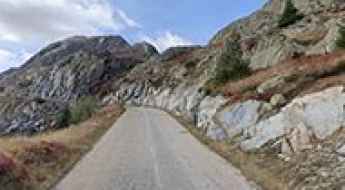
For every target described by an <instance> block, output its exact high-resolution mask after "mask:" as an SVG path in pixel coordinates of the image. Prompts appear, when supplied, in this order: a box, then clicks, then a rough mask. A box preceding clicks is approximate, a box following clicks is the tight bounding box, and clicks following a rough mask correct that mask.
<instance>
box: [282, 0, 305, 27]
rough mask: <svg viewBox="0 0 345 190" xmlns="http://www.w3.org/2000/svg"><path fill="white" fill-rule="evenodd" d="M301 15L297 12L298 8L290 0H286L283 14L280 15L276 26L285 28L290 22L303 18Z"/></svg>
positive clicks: (293, 22)
mask: <svg viewBox="0 0 345 190" xmlns="http://www.w3.org/2000/svg"><path fill="white" fill-rule="evenodd" d="M303 17H304V16H303V15H302V14H300V13H298V9H297V8H296V7H295V5H294V4H293V3H292V1H291V0H288V1H287V2H286V5H285V9H284V12H283V15H282V16H281V17H280V19H279V22H278V26H279V27H280V28H285V27H287V26H290V25H292V24H295V23H296V22H297V21H299V20H301V19H303Z"/></svg>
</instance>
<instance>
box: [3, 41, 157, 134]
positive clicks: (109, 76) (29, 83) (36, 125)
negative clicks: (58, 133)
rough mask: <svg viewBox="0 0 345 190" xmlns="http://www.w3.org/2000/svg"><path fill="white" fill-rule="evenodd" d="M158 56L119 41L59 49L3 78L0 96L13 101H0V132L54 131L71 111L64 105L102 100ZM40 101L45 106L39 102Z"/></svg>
mask: <svg viewBox="0 0 345 190" xmlns="http://www.w3.org/2000/svg"><path fill="white" fill-rule="evenodd" d="M154 55H157V50H156V49H155V48H154V47H153V46H151V45H150V44H148V43H141V44H136V45H134V46H131V45H130V44H128V43H127V42H126V41H125V40H124V39H123V38H121V37H119V36H103V37H101V36H96V37H82V36H77V37H72V38H69V39H66V40H62V41H59V42H56V43H53V44H51V45H49V46H48V47H46V48H44V49H43V50H41V51H40V52H39V53H38V54H36V55H35V56H34V57H32V58H31V59H30V60H29V61H28V62H27V63H25V64H24V65H23V66H22V67H20V68H16V69H12V70H10V71H7V72H5V73H2V74H1V75H0V87H1V91H0V96H1V97H6V100H7V101H0V108H1V110H0V120H1V121H2V122H1V126H0V131H5V132H17V131H19V132H29V133H31V132H32V131H41V130H44V129H46V128H49V127H54V122H53V120H54V119H53V117H51V116H54V115H56V114H55V113H59V112H61V111H62V110H63V109H65V107H64V106H62V105H65V104H66V105H68V104H70V103H73V102H74V101H76V100H77V99H79V98H80V97H83V96H91V95H92V96H97V95H99V93H100V92H102V91H103V90H102V88H103V89H105V90H106V89H107V84H108V83H109V82H111V81H114V80H117V79H119V78H120V77H122V76H124V75H125V74H126V72H129V71H130V70H131V69H132V68H133V67H135V66H136V65H138V64H140V63H143V62H145V61H146V60H148V59H149V58H150V57H151V56H154ZM2 99H3V100H4V98H2ZM37 99H40V100H41V101H40V102H42V103H39V104H37V102H35V101H33V100H37ZM57 102H60V103H57ZM58 105H59V106H58ZM7 108H11V109H7Z"/></svg>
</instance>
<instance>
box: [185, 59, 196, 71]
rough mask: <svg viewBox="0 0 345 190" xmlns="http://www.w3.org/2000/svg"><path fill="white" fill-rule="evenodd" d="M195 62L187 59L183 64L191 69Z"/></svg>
mask: <svg viewBox="0 0 345 190" xmlns="http://www.w3.org/2000/svg"><path fill="white" fill-rule="evenodd" d="M196 64H197V62H196V61H195V60H189V61H188V62H187V63H186V64H185V67H186V69H188V70H189V69H193V68H195V66H196Z"/></svg>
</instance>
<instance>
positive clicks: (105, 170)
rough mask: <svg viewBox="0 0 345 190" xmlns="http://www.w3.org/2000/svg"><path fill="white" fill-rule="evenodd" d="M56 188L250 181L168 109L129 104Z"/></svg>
mask: <svg viewBox="0 0 345 190" xmlns="http://www.w3.org/2000/svg"><path fill="white" fill-rule="evenodd" d="M56 189H57V190H247V189H251V187H250V185H249V183H248V182H247V181H246V179H245V178H244V177H242V176H241V174H240V173H239V172H238V170H237V169H235V168H233V167H232V166H231V165H230V164H228V163H227V162H226V161H225V160H223V159H222V158H220V157H219V156H218V155H216V154H215V153H213V152H211V151H210V150H208V149H207V148H206V147H204V146H203V145H201V144H200V143H199V142H198V141H197V140H196V139H195V138H194V137H192V136H191V135H190V134H189V133H188V132H187V131H186V130H185V129H184V128H183V127H182V126H181V125H180V124H179V123H178V122H177V121H176V120H175V119H174V118H172V117H170V116H169V115H168V114H167V113H164V112H161V111H158V110H152V109H144V108H129V109H128V111H127V112H126V113H125V114H124V115H123V116H122V117H121V118H120V119H119V120H118V121H117V122H116V123H115V124H114V126H113V128H112V129H111V130H110V131H109V132H108V133H107V134H106V135H105V136H104V137H103V138H102V140H101V141H100V142H99V143H98V144H97V145H96V147H95V149H94V150H93V151H91V152H90V153H89V154H88V155H87V156H86V157H85V158H84V159H83V160H82V161H81V162H80V163H79V164H78V165H77V166H76V167H75V169H73V170H72V172H71V173H70V174H68V175H67V176H66V178H65V179H63V180H62V181H61V182H60V183H59V184H58V185H57V187H56Z"/></svg>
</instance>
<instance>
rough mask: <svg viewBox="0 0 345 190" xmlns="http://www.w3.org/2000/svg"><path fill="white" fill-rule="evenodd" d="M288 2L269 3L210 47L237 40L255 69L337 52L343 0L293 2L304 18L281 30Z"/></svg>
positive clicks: (221, 33) (272, 1) (285, 0)
mask: <svg viewBox="0 0 345 190" xmlns="http://www.w3.org/2000/svg"><path fill="white" fill-rule="evenodd" d="M287 1H288V0H269V1H268V2H267V3H266V4H265V6H264V7H263V8H262V9H260V10H259V11H257V12H255V13H253V14H252V15H250V16H249V17H246V18H243V19H240V20H238V21H236V22H235V23H232V24H231V25H229V26H227V27H226V28H224V29H223V30H221V31H220V32H219V33H218V34H217V35H216V36H215V37H214V38H213V39H212V40H211V42H210V43H211V44H213V45H217V44H218V45H219V44H222V43H223V42H224V41H225V40H228V39H238V40H239V42H240V43H241V47H242V49H243V51H244V57H246V58H248V59H250V61H251V67H252V68H254V69H259V68H267V67H269V66H272V65H275V64H277V63H279V62H280V61H282V60H284V59H286V58H288V57H291V56H292V55H297V54H307V55H313V54H320V53H325V52H331V51H333V50H334V42H335V39H336V35H337V30H338V28H339V25H344V20H343V18H344V17H343V16H344V12H343V11H344V9H345V4H344V1H343V0H302V1H301V0H293V1H292V2H293V3H294V4H295V6H296V8H297V9H298V10H299V12H300V14H303V15H305V16H304V18H303V19H302V20H300V21H298V22H297V23H295V24H293V25H291V26H289V27H286V28H279V27H278V21H279V18H280V15H281V14H282V13H283V11H284V8H285V5H286V2H287Z"/></svg>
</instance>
